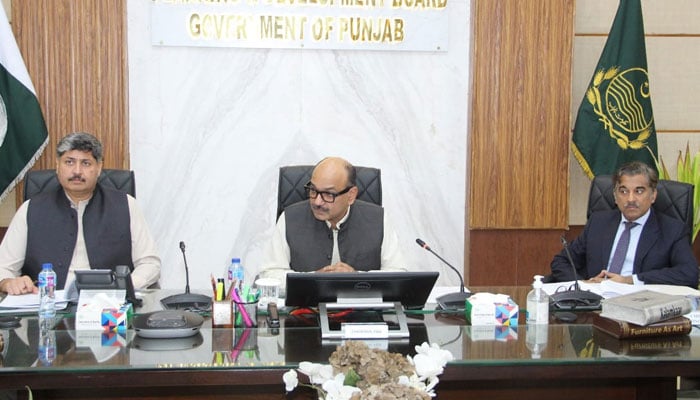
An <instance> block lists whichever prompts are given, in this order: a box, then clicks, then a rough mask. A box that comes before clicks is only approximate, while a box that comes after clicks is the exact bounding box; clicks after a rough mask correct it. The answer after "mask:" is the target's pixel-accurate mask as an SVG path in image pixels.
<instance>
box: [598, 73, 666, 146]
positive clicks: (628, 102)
mask: <svg viewBox="0 0 700 400" xmlns="http://www.w3.org/2000/svg"><path fill="white" fill-rule="evenodd" d="M635 82H642V84H641V85H638V86H636V85H635ZM601 86H603V87H604V95H605V98H604V99H603V97H602V96H601V92H600V91H601ZM586 99H587V100H588V102H589V103H591V105H592V106H593V112H595V114H596V115H597V116H598V120H599V121H600V122H602V123H603V126H604V127H605V129H606V130H607V132H608V134H609V135H610V137H611V138H613V139H614V140H615V141H616V142H617V145H618V146H620V148H622V149H623V150H627V149H633V150H638V149H641V148H643V147H644V146H646V145H647V143H646V140H647V139H649V137H650V136H651V133H652V132H651V124H652V122H653V121H654V117H653V115H652V114H651V99H650V96H649V76H648V74H647V71H646V70H645V69H643V68H630V69H627V70H625V71H622V72H620V70H619V68H618V67H611V68H609V69H607V70H603V69H601V70H599V71H598V72H596V74H595V75H594V76H593V83H592V84H591V87H589V88H588V90H587V91H586ZM603 100H605V101H604V102H603Z"/></svg>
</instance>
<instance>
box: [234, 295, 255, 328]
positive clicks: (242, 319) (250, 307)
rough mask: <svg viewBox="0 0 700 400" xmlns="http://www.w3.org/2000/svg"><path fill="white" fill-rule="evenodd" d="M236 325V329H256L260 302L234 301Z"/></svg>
mask: <svg viewBox="0 0 700 400" xmlns="http://www.w3.org/2000/svg"><path fill="white" fill-rule="evenodd" d="M233 305H234V310H235V312H234V323H233V326H234V327H236V328H255V327H257V326H258V301H257V300H254V301H248V302H244V301H237V300H235V299H234V300H233Z"/></svg>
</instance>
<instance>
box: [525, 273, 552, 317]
mask: <svg viewBox="0 0 700 400" xmlns="http://www.w3.org/2000/svg"><path fill="white" fill-rule="evenodd" d="M542 278H543V276H542V275H535V280H534V282H532V290H531V291H530V293H528V294H527V307H526V308H525V310H526V316H527V317H526V321H527V323H528V324H548V323H549V296H548V295H547V293H546V292H545V291H544V289H542Z"/></svg>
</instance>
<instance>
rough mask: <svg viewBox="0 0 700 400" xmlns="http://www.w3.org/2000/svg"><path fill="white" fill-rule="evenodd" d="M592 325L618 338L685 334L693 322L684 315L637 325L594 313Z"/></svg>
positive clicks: (690, 328)
mask: <svg viewBox="0 0 700 400" xmlns="http://www.w3.org/2000/svg"><path fill="white" fill-rule="evenodd" d="M593 327H594V328H595V329H598V330H600V331H603V332H605V333H607V334H608V335H611V336H614V337H616V338H618V339H633V338H645V337H656V336H682V335H687V334H689V333H690V331H691V330H692V329H693V324H692V323H691V322H690V320H689V319H688V318H686V317H676V318H671V319H667V320H664V321H661V322H656V323H653V324H649V325H637V324H633V323H630V322H627V321H621V320H617V319H612V318H607V317H604V316H603V315H602V314H595V315H594V316H593Z"/></svg>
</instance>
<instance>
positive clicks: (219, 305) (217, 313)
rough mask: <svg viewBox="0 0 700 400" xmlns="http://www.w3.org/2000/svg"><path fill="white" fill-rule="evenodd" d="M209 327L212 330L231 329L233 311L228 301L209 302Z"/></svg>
mask: <svg viewBox="0 0 700 400" xmlns="http://www.w3.org/2000/svg"><path fill="white" fill-rule="evenodd" d="M211 326H212V328H231V327H233V310H232V303H231V301H230V300H223V301H212V302H211Z"/></svg>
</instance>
